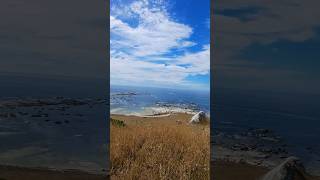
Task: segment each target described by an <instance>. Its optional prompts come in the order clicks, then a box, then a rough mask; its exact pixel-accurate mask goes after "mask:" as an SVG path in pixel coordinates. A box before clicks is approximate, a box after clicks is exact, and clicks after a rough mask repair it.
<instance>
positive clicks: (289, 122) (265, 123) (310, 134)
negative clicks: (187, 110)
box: [211, 89, 320, 175]
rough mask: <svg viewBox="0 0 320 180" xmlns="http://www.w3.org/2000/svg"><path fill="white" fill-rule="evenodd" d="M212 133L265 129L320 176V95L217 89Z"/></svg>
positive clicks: (214, 100) (213, 99)
mask: <svg viewBox="0 0 320 180" xmlns="http://www.w3.org/2000/svg"><path fill="white" fill-rule="evenodd" d="M212 101H213V102H212V109H213V110H212V111H213V112H212V114H213V115H212V118H211V131H212V132H214V131H219V132H223V133H226V134H237V133H238V134H240V133H242V132H245V131H246V130H248V129H250V128H256V129H259V128H263V129H268V130H271V131H273V132H274V133H275V134H276V135H278V136H279V137H281V139H282V140H283V143H285V144H286V147H287V149H288V151H289V154H290V155H293V156H297V157H299V158H300V159H301V160H302V161H303V163H304V165H305V167H306V169H307V170H308V171H309V172H311V173H313V174H317V175H320V111H319V101H320V98H319V95H315V94H307V93H289V92H272V91H240V90H231V89H215V93H214V97H213V98H212Z"/></svg>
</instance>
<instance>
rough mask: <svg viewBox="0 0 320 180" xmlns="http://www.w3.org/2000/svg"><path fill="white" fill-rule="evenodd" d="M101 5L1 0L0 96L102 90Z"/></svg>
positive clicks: (103, 28) (103, 13) (104, 58)
mask: <svg viewBox="0 0 320 180" xmlns="http://www.w3.org/2000/svg"><path fill="white" fill-rule="evenodd" d="M106 6H107V3H106V2H105V1H90V2H89V1H87V0H68V1H64V0H55V1H51V0H29V1H28V2H26V1H23V0H16V1H12V0H1V6H0V21H1V23H0V89H1V95H0V97H4V96H27V97H30V96H35V95H36V96H37V95H40V94H43V95H44V96H45V95H46V96H49V95H52V94H54V95H56V94H60V95H61V94H66V93H64V92H69V94H71V95H73V94H78V92H82V93H81V94H84V96H95V94H102V93H104V92H107V91H106V89H107V87H108V85H107V84H108V63H109V61H108V59H107V56H106V47H107V44H106V37H107V33H106V27H107V23H106V21H107V19H108V17H107V16H106ZM57 12H59V13H57ZM67 89H68V90H67ZM89 91H90V93H89ZM89 94H90V95H89ZM106 94H108V93H106Z"/></svg>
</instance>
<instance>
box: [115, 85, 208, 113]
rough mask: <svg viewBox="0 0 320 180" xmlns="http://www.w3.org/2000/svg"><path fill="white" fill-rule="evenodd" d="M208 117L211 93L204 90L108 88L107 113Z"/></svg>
mask: <svg viewBox="0 0 320 180" xmlns="http://www.w3.org/2000/svg"><path fill="white" fill-rule="evenodd" d="M198 111H204V112H206V113H207V114H208V115H209V113H210V92H209V91H205V90H189V89H188V90H183V89H166V88H155V87H132V86H111V92H110V112H111V113H112V114H126V115H155V114H162V113H169V112H186V113H196V112H198Z"/></svg>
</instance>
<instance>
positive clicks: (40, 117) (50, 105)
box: [0, 75, 109, 174]
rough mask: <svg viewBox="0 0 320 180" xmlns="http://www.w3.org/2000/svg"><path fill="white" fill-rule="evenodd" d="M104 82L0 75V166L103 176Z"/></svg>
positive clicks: (105, 137)
mask: <svg viewBox="0 0 320 180" xmlns="http://www.w3.org/2000/svg"><path fill="white" fill-rule="evenodd" d="M105 83H106V81H104V80H97V81H95V80H92V79H88V80H87V79H68V78H57V79H55V78H48V77H24V76H5V75H1V76H0V88H1V94H0V141H1V144H0V165H13V166H23V167H42V168H53V169H76V170H83V171H88V172H91V173H98V174H105V170H106V169H107V168H108V161H107V160H108V157H107V154H108V151H107V146H108V143H109V137H108V135H109V132H108V130H109V129H108V120H107V112H108V111H107V110H106V109H108V108H109V107H108V106H107V99H106V94H107V85H106V84H105Z"/></svg>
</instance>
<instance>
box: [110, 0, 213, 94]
mask: <svg viewBox="0 0 320 180" xmlns="http://www.w3.org/2000/svg"><path fill="white" fill-rule="evenodd" d="M110 3H111V5H110V6H111V8H110V9H111V11H110V56H111V59H110V70H111V74H110V81H111V85H136V86H137V85H139V86H154V87H169V88H191V89H209V86H210V27H209V26H210V23H209V22H210V19H209V18H210V1H209V0H203V1H195V0H190V1H183V0H176V1H165V0H111V2H110Z"/></svg>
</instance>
